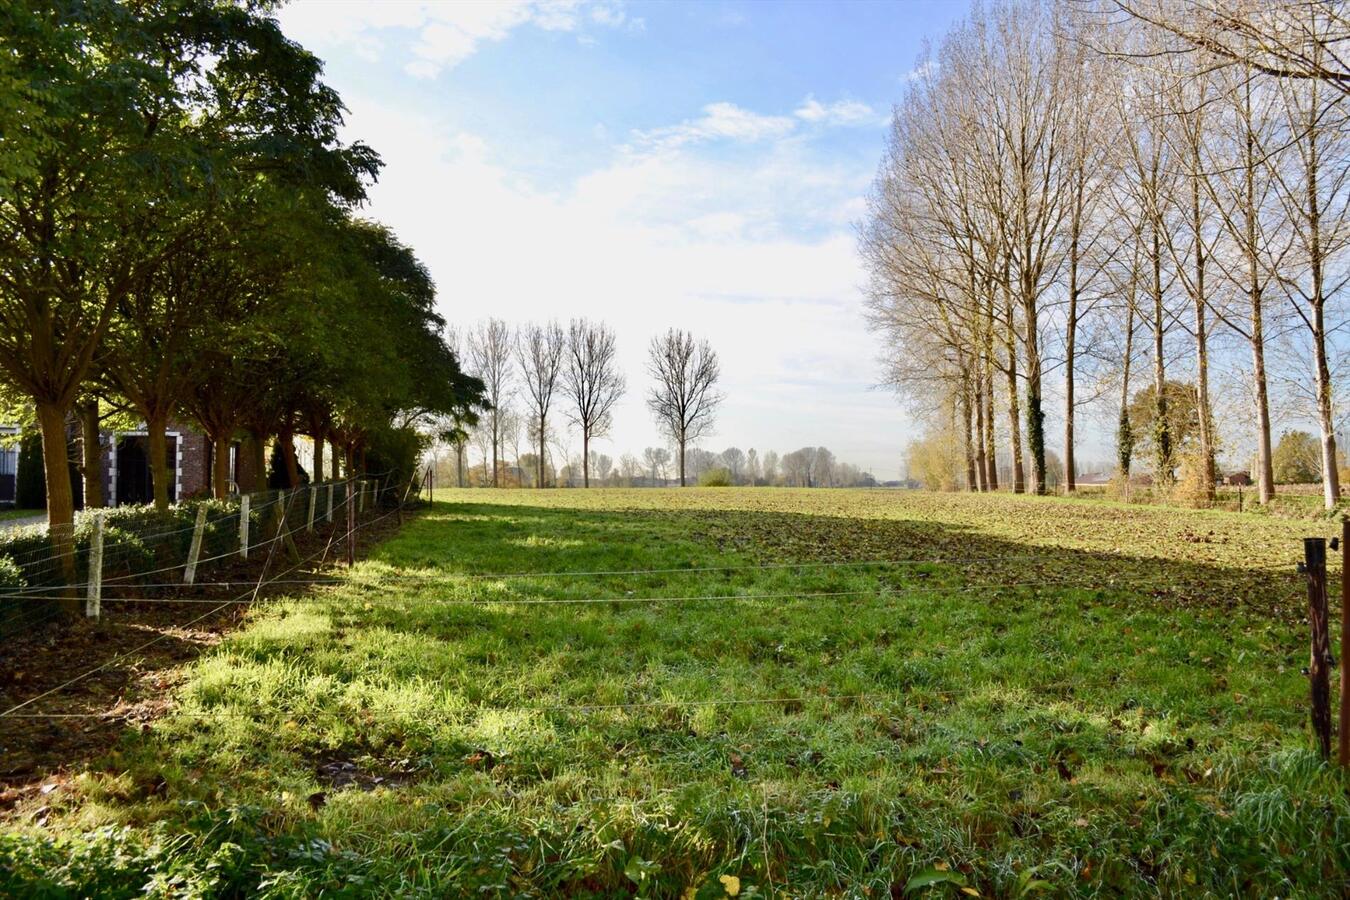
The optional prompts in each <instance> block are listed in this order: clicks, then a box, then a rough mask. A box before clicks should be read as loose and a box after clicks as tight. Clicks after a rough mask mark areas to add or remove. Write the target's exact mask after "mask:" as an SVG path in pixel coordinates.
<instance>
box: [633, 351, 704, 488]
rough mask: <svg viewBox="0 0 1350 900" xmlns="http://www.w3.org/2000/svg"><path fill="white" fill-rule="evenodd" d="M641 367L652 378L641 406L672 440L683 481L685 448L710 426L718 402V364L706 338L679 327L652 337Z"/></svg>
mask: <svg viewBox="0 0 1350 900" xmlns="http://www.w3.org/2000/svg"><path fill="white" fill-rule="evenodd" d="M649 353H650V357H649V360H648V366H647V371H648V373H649V374H650V375H651V377H652V380H653V381H655V382H656V383H655V384H654V385H653V386H652V388H651V390H650V391H649V392H648V394H647V408H648V409H650V410H651V412H652V415H653V416H654V417H655V418H656V422H657V424H658V425H659V426H660V427H661V429H662V430H663V431H665V433H666V434H667V435H668V436H669V437H670V439H671V440H672V441H673V442H674V443H675V447H676V452H677V454H678V456H679V470H680V487H684V486H685V469H684V462H685V450H686V448H687V447H688V446H689V443H690V442H691V441H696V440H698V439H699V438H701V437H703V436H704V435H706V434H708V433H710V432H711V431H712V426H713V417H714V416H715V415H716V414H717V407H718V406H719V405H721V403H722V399H723V397H722V395H721V394H720V393H718V391H717V381H718V378H719V377H721V367H720V365H719V364H718V361H717V353H716V352H715V351H714V350H713V348H712V345H711V344H709V343H708V341H707V339H703V340H697V341H696V340H695V339H694V336H693V335H692V334H690V333H689V332H687V331H684V330H683V329H679V328H671V329H670V330H668V331H667V332H666V333H665V334H664V335H660V336H658V337H654V338H652V343H651V348H650V350H649Z"/></svg>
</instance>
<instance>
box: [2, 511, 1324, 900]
mask: <svg viewBox="0 0 1350 900" xmlns="http://www.w3.org/2000/svg"><path fill="white" fill-rule="evenodd" d="M1338 531H1339V524H1338V523H1335V522H1332V521H1329V520H1318V521H1298V520H1289V519H1280V518H1276V517H1269V516H1258V515H1251V514H1245V515H1239V514H1235V513H1228V512H1217V511H1191V510H1180V509H1175V508H1166V507H1160V506H1129V505H1124V504H1117V503H1112V502H1109V501H1104V500H1091V501H1080V500H1068V499H1062V498H1028V497H1014V496H1010V495H999V496H972V495H939V494H926V493H910V492H896V491H885V490H873V491H861V490H860V491H848V490H837V491H836V490H814V491H805V490H801V491H799V490H788V489H690V490H669V491H666V490H635V491H627V490H593V491H539V492H531V491H486V490H479V491H449V492H447V491H438V492H437V494H436V502H435V503H434V504H433V505H432V506H431V507H430V508H428V509H425V510H424V511H422V512H421V513H419V514H418V515H416V516H415V517H413V518H411V519H410V520H409V522H408V523H407V524H406V525H405V526H404V527H403V529H402V530H401V532H400V533H398V534H397V535H396V536H395V537H393V538H391V539H389V540H387V541H386V542H384V543H383V544H381V545H380V546H379V547H377V548H376V549H375V550H373V551H372V553H371V554H370V555H369V557H368V558H367V559H365V560H364V561H362V562H360V563H358V565H357V566H356V567H355V568H353V569H352V570H350V571H349V572H348V571H346V570H339V571H340V572H341V573H342V574H341V577H340V578H336V579H334V583H327V584H315V585H309V586H305V585H297V586H296V587H297V590H296V593H295V595H294V596H292V597H286V598H282V599H277V600H270V601H268V602H266V603H265V604H258V605H256V606H254V607H253V608H252V609H251V610H250V612H249V614H248V616H247V617H246V618H245V620H244V623H243V625H242V627H240V628H239V629H238V630H236V631H235V632H234V633H233V634H232V635H230V636H229V637H228V638H227V639H225V640H224V641H222V642H221V643H220V645H219V646H217V647H215V648H214V649H212V650H210V651H208V652H207V653H206V654H205V655H203V656H201V657H200V658H199V659H197V660H196V661H195V662H192V663H190V664H188V665H187V666H185V667H183V668H181V669H179V670H177V671H175V672H172V673H169V674H168V675H167V676H166V679H167V681H168V682H169V684H170V685H171V687H170V688H169V690H170V691H171V695H170V696H171V699H172V703H171V705H170V708H169V709H168V711H167V712H166V713H165V714H164V715H163V716H162V717H160V718H158V719H156V720H155V721H153V722H152V723H150V724H147V725H145V726H144V727H128V728H127V730H126V732H125V734H124V735H123V737H122V739H121V741H120V743H119V744H118V745H117V747H116V748H115V749H114V750H113V751H112V752H110V753H109V754H108V755H107V756H106V758H102V759H99V760H97V761H95V762H93V763H92V764H90V765H88V766H82V767H80V768H79V769H77V770H71V771H67V772H62V773H56V774H54V775H53V776H52V778H51V780H50V789H48V788H47V787H46V786H44V789H43V791H42V792H41V793H37V794H34V795H32V796H26V797H25V798H24V799H23V800H22V801H20V802H18V803H17V804H16V805H15V806H14V807H13V808H12V809H11V810H10V811H9V812H8V814H7V821H6V823H5V827H4V832H3V836H2V837H0V893H7V894H10V895H30V894H39V893H42V894H45V895H46V896H84V895H88V894H91V893H97V894H99V895H101V896H103V895H106V896H118V895H124V896H132V895H139V894H141V893H143V892H146V891H148V892H149V893H151V894H159V895H166V896H167V895H172V896H231V895H238V896H243V895H248V896H277V897H281V896H313V895H316V894H320V893H322V894H326V895H331V896H367V895H375V896H381V895H389V896H418V895H422V896H556V895H567V896H594V897H609V896H630V895H639V896H667V897H697V898H714V897H726V896H739V897H751V896H768V895H773V896H801V897H815V896H843V897H885V896H901V895H919V894H922V893H926V892H933V893H936V894H942V895H950V896H962V895H969V896H1027V895H1036V894H1046V895H1053V896H1066V895H1084V896H1086V895H1096V894H1103V893H1106V894H1125V895H1131V896H1152V895H1157V894H1169V895H1175V894H1185V895H1189V896H1203V895H1231V894H1257V895H1277V894H1278V895H1282V896H1329V897H1330V896H1344V895H1345V894H1346V892H1347V891H1350V778H1347V777H1346V775H1345V774H1344V773H1342V772H1341V771H1340V770H1338V769H1336V768H1335V767H1334V766H1328V765H1326V764H1324V763H1323V762H1322V761H1321V759H1320V758H1319V757H1318V755H1317V754H1316V753H1315V751H1314V749H1313V742H1312V739H1311V737H1310V733H1309V729H1308V727H1307V718H1308V709H1307V693H1308V689H1307V681H1306V678H1305V677H1304V676H1303V675H1302V674H1301V669H1302V667H1303V666H1305V665H1306V664H1307V652H1308V651H1307V627H1306V623H1305V622H1304V620H1303V617H1304V614H1305V611H1306V587H1305V582H1304V580H1303V578H1302V577H1301V576H1299V575H1298V574H1297V573H1296V572H1295V565H1296V563H1297V561H1298V560H1299V559H1300V558H1301V553H1302V546H1301V541H1300V539H1301V538H1302V537H1304V536H1312V535H1322V536H1327V537H1330V536H1331V535H1332V534H1334V533H1337V532H1338ZM1333 583H1334V582H1333ZM1334 603H1335V598H1333V604H1334ZM1335 640H1336V637H1335V636H1333V646H1336V644H1335ZM72 727H73V726H72Z"/></svg>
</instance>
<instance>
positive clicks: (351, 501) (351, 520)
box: [347, 481, 356, 566]
mask: <svg viewBox="0 0 1350 900" xmlns="http://www.w3.org/2000/svg"><path fill="white" fill-rule="evenodd" d="M354 487H355V485H354V484H353V483H352V482H350V481H349V482H347V565H349V566H354V565H356V498H355V497H354V496H352V489H353V488H354Z"/></svg>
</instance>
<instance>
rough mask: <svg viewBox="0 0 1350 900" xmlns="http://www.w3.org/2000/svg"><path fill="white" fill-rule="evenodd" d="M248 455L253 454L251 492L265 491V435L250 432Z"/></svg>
mask: <svg viewBox="0 0 1350 900" xmlns="http://www.w3.org/2000/svg"><path fill="white" fill-rule="evenodd" d="M248 449H249V453H251V454H253V490H255V491H265V490H267V486H268V485H267V481H268V479H267V435H266V434H262V433H259V432H256V431H255V432H252V433H251V434H250V435H249V442H248Z"/></svg>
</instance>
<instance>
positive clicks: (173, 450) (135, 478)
mask: <svg viewBox="0 0 1350 900" xmlns="http://www.w3.org/2000/svg"><path fill="white" fill-rule="evenodd" d="M167 444H168V447H167V450H168V457H169V473H170V479H169V502H170V503H173V502H176V501H177V500H178V496H177V494H178V490H177V484H176V482H177V480H178V479H177V477H176V476H177V472H178V438H176V437H173V436H172V435H170V436H169V437H168V439H167ZM154 499H155V491H154V485H153V483H152V482H151V480H150V454H149V447H148V444H147V441H146V437H145V435H143V434H141V435H135V434H129V435H125V436H123V437H120V438H118V439H117V505H118V506H126V505H127V504H131V503H153V502H154Z"/></svg>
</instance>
